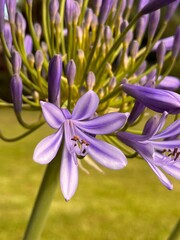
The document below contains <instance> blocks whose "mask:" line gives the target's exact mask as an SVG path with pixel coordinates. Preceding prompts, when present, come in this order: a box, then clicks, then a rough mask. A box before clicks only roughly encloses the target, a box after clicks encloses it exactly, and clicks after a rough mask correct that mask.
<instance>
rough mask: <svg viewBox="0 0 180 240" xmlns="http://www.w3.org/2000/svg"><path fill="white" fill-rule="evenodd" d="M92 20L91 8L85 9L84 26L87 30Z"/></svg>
mask: <svg viewBox="0 0 180 240" xmlns="http://www.w3.org/2000/svg"><path fill="white" fill-rule="evenodd" d="M92 19H93V11H92V9H91V8H87V10H86V13H85V18H84V20H85V22H84V25H85V27H86V28H87V29H89V27H90V25H91V22H92Z"/></svg>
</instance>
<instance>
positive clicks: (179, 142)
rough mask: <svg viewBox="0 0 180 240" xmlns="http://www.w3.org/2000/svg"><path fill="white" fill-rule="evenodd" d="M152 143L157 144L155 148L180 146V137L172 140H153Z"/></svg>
mask: <svg viewBox="0 0 180 240" xmlns="http://www.w3.org/2000/svg"><path fill="white" fill-rule="evenodd" d="M151 143H152V144H153V145H154V146H155V148H158V149H164V148H180V139H178V140H170V141H163V142H162V141H161V142H156V141H151Z"/></svg>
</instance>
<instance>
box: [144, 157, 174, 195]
mask: <svg viewBox="0 0 180 240" xmlns="http://www.w3.org/2000/svg"><path fill="white" fill-rule="evenodd" d="M147 163H148V164H149V166H150V167H151V168H152V170H153V171H154V173H155V174H156V175H157V176H158V178H159V180H160V181H161V182H162V184H163V185H164V186H165V187H166V188H167V189H169V190H172V189H173V185H172V183H171V182H170V181H169V180H168V179H167V177H166V176H165V175H164V173H162V172H161V170H159V169H158V168H157V167H156V166H155V165H154V164H152V163H151V162H149V161H147Z"/></svg>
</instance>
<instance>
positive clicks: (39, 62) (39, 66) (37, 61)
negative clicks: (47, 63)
mask: <svg viewBox="0 0 180 240" xmlns="http://www.w3.org/2000/svg"><path fill="white" fill-rule="evenodd" d="M43 62H44V55H43V53H42V51H41V50H37V51H36V53H35V65H36V69H37V70H38V71H41V69H42V65H43Z"/></svg>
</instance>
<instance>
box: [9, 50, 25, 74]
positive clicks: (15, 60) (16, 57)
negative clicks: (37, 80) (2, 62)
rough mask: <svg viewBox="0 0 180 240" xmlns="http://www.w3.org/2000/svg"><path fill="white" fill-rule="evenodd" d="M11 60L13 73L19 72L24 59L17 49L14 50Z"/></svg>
mask: <svg viewBox="0 0 180 240" xmlns="http://www.w3.org/2000/svg"><path fill="white" fill-rule="evenodd" d="M11 61H12V69H13V73H19V72H20V70H21V64H22V59H21V56H20V54H19V53H18V52H17V51H16V50H13V52H12V54H11Z"/></svg>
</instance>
